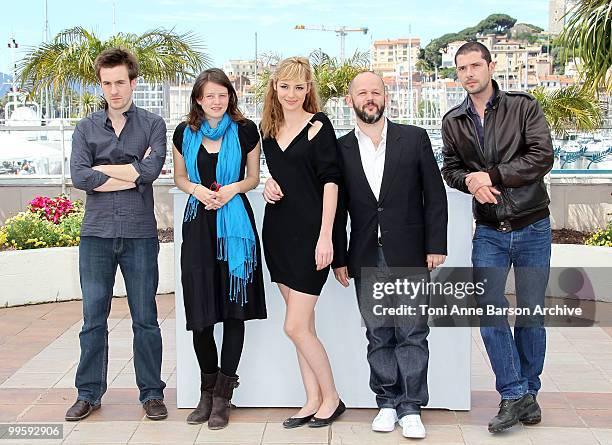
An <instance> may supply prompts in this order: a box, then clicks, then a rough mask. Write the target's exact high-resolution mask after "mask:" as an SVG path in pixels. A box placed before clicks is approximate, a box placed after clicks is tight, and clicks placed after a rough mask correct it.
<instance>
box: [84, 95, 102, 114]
mask: <svg viewBox="0 0 612 445" xmlns="http://www.w3.org/2000/svg"><path fill="white" fill-rule="evenodd" d="M103 103H104V102H103V100H102V97H100V96H98V95H96V94H92V93H90V92H89V91H85V92H84V93H83V94H81V99H80V101H79V117H85V116H87V115H89V114H91V113H93V112H94V111H97V110H99V109H101V108H103Z"/></svg>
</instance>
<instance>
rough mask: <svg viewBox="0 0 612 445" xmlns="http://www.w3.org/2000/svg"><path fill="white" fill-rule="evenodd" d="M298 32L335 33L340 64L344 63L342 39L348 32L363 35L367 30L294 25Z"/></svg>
mask: <svg viewBox="0 0 612 445" xmlns="http://www.w3.org/2000/svg"><path fill="white" fill-rule="evenodd" d="M293 29H299V30H306V31H330V32H335V33H336V35H337V36H338V37H340V63H344V39H345V38H346V36H347V34H348V33H349V32H362V33H364V34H367V33H368V28H348V27H346V26H335V27H327V26H310V25H295V28H293Z"/></svg>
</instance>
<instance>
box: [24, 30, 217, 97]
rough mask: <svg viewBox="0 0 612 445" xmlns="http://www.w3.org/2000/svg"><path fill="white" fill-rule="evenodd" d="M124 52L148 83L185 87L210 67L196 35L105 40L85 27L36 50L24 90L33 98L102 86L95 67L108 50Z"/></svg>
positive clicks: (162, 33) (154, 33) (157, 33)
mask: <svg viewBox="0 0 612 445" xmlns="http://www.w3.org/2000/svg"><path fill="white" fill-rule="evenodd" d="M113 47H121V48H124V49H126V50H128V51H130V52H132V53H133V54H134V55H135V56H136V58H137V59H138V62H139V65H140V74H141V76H142V77H143V79H144V80H145V81H146V82H151V83H160V82H163V81H167V80H180V81H184V80H185V79H189V78H192V77H194V76H195V75H197V74H198V73H199V72H200V71H201V70H202V69H204V68H205V67H208V66H209V65H210V58H209V56H208V55H207V54H205V53H204V52H203V50H204V45H203V44H202V42H201V41H200V39H199V38H197V37H196V36H195V35H194V34H193V33H191V32H188V33H185V34H177V33H175V32H174V31H173V30H169V31H168V30H164V29H154V30H151V31H147V32H145V33H144V34H142V35H137V34H132V33H119V34H116V35H114V36H112V37H111V38H109V39H108V40H105V41H102V40H100V39H99V38H98V37H97V36H96V35H95V33H94V32H91V31H88V30H86V29H85V28H82V27H80V26H77V27H74V28H70V29H66V30H64V31H62V32H60V33H59V34H57V35H56V36H55V38H54V39H53V40H52V41H51V42H49V43H42V44H41V45H39V46H35V47H32V48H31V49H30V50H29V51H28V52H27V54H26V56H25V57H24V58H23V60H22V61H21V63H20V65H19V66H18V70H19V76H20V78H21V81H22V83H23V84H26V83H27V84H29V85H31V88H32V93H35V92H37V91H40V90H43V89H47V88H50V89H52V90H53V91H55V92H57V91H64V90H67V89H69V88H75V87H80V89H81V90H82V91H85V89H86V88H87V87H92V86H95V85H97V83H98V80H97V78H96V73H95V70H94V66H93V62H94V60H95V58H96V56H97V55H98V54H99V53H100V52H101V51H103V50H105V49H107V48H113Z"/></svg>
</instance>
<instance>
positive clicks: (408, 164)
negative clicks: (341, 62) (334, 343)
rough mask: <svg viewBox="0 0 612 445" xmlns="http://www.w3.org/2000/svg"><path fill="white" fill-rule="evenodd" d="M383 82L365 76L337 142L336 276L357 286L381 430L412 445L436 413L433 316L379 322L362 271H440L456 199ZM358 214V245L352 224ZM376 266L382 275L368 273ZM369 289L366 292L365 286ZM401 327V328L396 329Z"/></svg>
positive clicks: (422, 134) (353, 91)
mask: <svg viewBox="0 0 612 445" xmlns="http://www.w3.org/2000/svg"><path fill="white" fill-rule="evenodd" d="M385 102H386V95H385V87H384V84H383V82H382V79H381V78H380V77H379V76H378V75H377V74H375V73H372V72H364V73H360V74H358V75H357V76H356V77H355V78H354V79H353V81H352V82H351V86H350V88H349V95H348V96H347V103H348V104H349V105H350V106H352V107H353V109H354V111H355V114H356V126H355V129H354V130H352V131H351V132H349V133H348V134H346V135H345V136H342V137H341V138H340V139H339V141H338V142H339V143H338V153H339V156H338V158H339V162H340V166H341V171H342V175H343V185H342V187H341V194H340V202H339V206H338V211H337V215H336V224H335V230H334V253H335V258H334V263H333V264H332V267H333V268H334V274H335V276H336V279H337V280H338V281H339V282H340V283H341V284H342V285H344V286H348V284H349V282H348V279H349V277H352V278H355V287H356V290H357V298H358V301H359V305H360V310H361V312H362V316H363V318H364V321H365V324H366V336H367V338H368V363H369V365H370V387H371V388H372V390H373V391H374V393H375V394H376V401H377V404H378V406H379V408H380V412H379V414H378V416H376V418H375V419H374V421H373V423H372V429H373V430H374V431H381V432H382V431H392V430H393V429H394V428H395V422H396V421H398V419H399V422H400V425H401V426H402V433H403V434H404V436H406V437H410V438H422V437H425V434H426V432H425V427H424V426H423V424H422V422H421V420H420V409H421V406H425V405H427V402H428V390H427V364H428V360H429V350H428V346H427V335H428V334H429V327H428V326H427V317H426V316H422V315H418V314H417V315H414V316H411V317H408V318H407V317H403V319H402V320H401V323H399V325H398V322H397V320H395V321H393V320H392V321H391V325H389V319H388V318H387V319H385V320H383V319H381V318H377V317H372V314H371V313H370V314H369V316H368V314H364V312H365V311H364V308H368V310H369V311H370V312H371V310H370V309H371V308H372V301H373V299H372V295H365V293H364V292H363V291H362V278H363V280H366V278H365V276H362V275H364V274H365V272H363V274H362V271H363V270H375V271H376V276H377V277H378V278H379V279H380V277H386V276H389V274H388V272H389V268H397V267H410V268H421V269H423V270H425V271H427V269H429V270H431V269H433V268H435V267H437V266H439V265H440V264H442V263H443V262H444V259H445V257H446V253H447V252H446V228H447V201H446V191H445V189H444V184H443V182H442V177H441V174H440V170H439V168H438V165H437V163H436V161H435V159H434V155H433V151H432V149H431V143H430V141H429V137H428V135H427V132H426V131H425V130H424V129H422V128H419V127H415V126H411V125H399V124H395V123H393V122H391V121H390V120H388V119H386V118H385V117H384V116H383V112H384V107H385ZM347 214H348V215H350V220H351V232H350V243H349V245H348V248H347V237H346V223H347ZM363 268H373V269H363ZM363 289H366V287H365V286H364V287H363ZM393 323H395V326H394V325H393Z"/></svg>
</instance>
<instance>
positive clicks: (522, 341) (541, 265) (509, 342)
mask: <svg viewBox="0 0 612 445" xmlns="http://www.w3.org/2000/svg"><path fill="white" fill-rule="evenodd" d="M551 242H552V235H551V229H550V219H549V218H548V217H546V218H543V219H541V220H539V221H536V222H535V223H533V224H530V225H528V226H526V227H524V228H522V229H519V230H514V231H511V232H508V233H503V232H500V231H498V230H496V229H494V228H492V227H489V226H486V225H482V224H477V225H476V232H475V233H474V239H473V249H472V264H473V266H474V268H475V269H474V278H475V279H476V280H477V281H482V280H483V279H486V280H487V281H486V283H487V284H486V292H485V294H484V295H482V296H481V297H478V299H477V300H478V305H479V306H481V307H484V306H486V305H494V306H495V307H497V308H507V307H508V300H507V299H506V296H505V292H504V290H505V286H506V279H507V278H508V272H509V271H510V266H511V265H513V266H514V279H515V284H516V299H517V307H529V308H533V307H534V306H535V305H541V306H542V307H544V297H545V290H546V286H547V284H548V276H549V272H550V250H551ZM534 320H536V323H534ZM490 321H491V319H488V320H487V319H486V318H481V327H480V334H481V335H482V339H483V342H484V345H485V347H486V349H487V354H488V355H489V360H490V361H491V366H492V368H493V372H494V373H495V389H496V390H497V392H499V393H500V395H501V398H502V399H517V398H520V397H522V396H524V395H525V394H526V393H532V394H534V395H536V394H537V393H538V391H539V390H540V387H541V382H540V374H541V373H542V369H543V367H544V356H545V354H546V330H545V329H544V326H543V317H536V318H534V317H531V318H530V320H529V321H530V323H521V320H520V317H517V322H516V325H515V327H514V337H513V335H512V330H511V329H510V326H509V324H508V319H507V317H505V316H504V317H503V318H502V319H501V320H499V319H498V320H497V321H496V322H494V323H491V322H490ZM521 324H529V325H528V326H520V325H521Z"/></svg>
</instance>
